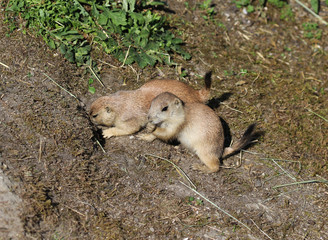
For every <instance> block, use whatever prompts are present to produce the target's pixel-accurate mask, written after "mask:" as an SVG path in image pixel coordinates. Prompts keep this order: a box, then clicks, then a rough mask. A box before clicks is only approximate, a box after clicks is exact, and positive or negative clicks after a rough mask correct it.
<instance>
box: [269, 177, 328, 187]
mask: <svg viewBox="0 0 328 240" xmlns="http://www.w3.org/2000/svg"><path fill="white" fill-rule="evenodd" d="M307 183H328V181H327V180H316V179H314V180H307V181H302V182H293V183H287V184H282V185H277V186H274V187H272V188H273V189H276V188H281V187H287V186H292V185H298V184H307Z"/></svg>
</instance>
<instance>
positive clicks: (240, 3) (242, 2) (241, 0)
mask: <svg viewBox="0 0 328 240" xmlns="http://www.w3.org/2000/svg"><path fill="white" fill-rule="evenodd" d="M234 3H235V4H236V6H237V8H242V7H246V6H248V5H250V4H251V1H250V0H235V1H234Z"/></svg>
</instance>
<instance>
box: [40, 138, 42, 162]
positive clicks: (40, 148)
mask: <svg viewBox="0 0 328 240" xmlns="http://www.w3.org/2000/svg"><path fill="white" fill-rule="evenodd" d="M41 155H42V138H41V137H40V147H39V162H40V161H41Z"/></svg>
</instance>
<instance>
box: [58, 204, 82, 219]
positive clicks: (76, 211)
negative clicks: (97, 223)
mask: <svg viewBox="0 0 328 240" xmlns="http://www.w3.org/2000/svg"><path fill="white" fill-rule="evenodd" d="M63 205H64V206H65V207H67V208H68V209H69V210H71V211H73V212H75V213H77V214H79V215H81V216H83V217H86V215H85V214H83V213H81V212H79V211H78V210H75V209H74V208H71V207H69V206H67V205H66V204H63Z"/></svg>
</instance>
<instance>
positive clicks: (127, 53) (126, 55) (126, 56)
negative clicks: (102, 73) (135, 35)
mask: <svg viewBox="0 0 328 240" xmlns="http://www.w3.org/2000/svg"><path fill="white" fill-rule="evenodd" d="M130 48H131V45H130V46H129V48H128V51H127V52H126V54H125V58H124V61H123V63H122V65H121V66H120V67H123V66H124V65H125V61H126V59H127V58H128V56H129V52H130Z"/></svg>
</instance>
